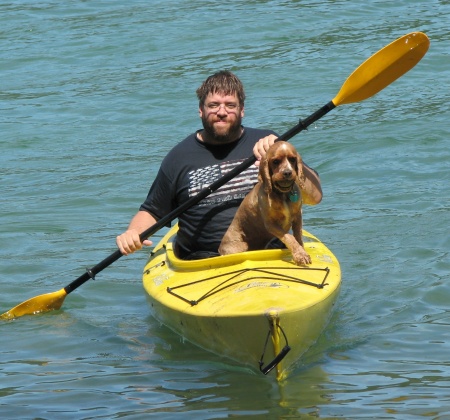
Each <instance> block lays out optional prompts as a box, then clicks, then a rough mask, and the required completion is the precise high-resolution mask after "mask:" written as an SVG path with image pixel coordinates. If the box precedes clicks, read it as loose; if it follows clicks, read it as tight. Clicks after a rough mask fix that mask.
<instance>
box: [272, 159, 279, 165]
mask: <svg viewBox="0 0 450 420" xmlns="http://www.w3.org/2000/svg"><path fill="white" fill-rule="evenodd" d="M279 164H280V159H274V160H272V165H275V166H278V165H279Z"/></svg>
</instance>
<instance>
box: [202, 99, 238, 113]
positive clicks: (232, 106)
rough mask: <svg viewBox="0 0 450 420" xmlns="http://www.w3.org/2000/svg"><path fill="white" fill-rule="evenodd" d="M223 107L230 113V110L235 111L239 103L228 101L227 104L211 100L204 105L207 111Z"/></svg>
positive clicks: (214, 110)
mask: <svg viewBox="0 0 450 420" xmlns="http://www.w3.org/2000/svg"><path fill="white" fill-rule="evenodd" d="M222 107H223V109H225V111H226V112H228V113H232V112H237V110H238V109H239V105H237V104H233V103H229V104H218V103H216V102H211V103H209V104H207V105H205V108H206V109H207V110H208V111H209V112H213V113H216V112H219V110H220V108H222Z"/></svg>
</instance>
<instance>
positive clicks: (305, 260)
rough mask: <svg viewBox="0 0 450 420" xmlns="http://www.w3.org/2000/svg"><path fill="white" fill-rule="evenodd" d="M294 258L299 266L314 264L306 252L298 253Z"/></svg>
mask: <svg viewBox="0 0 450 420" xmlns="http://www.w3.org/2000/svg"><path fill="white" fill-rule="evenodd" d="M292 258H293V259H294V262H295V264H297V265H306V264H311V263H312V260H311V257H310V256H309V254H308V253H307V252H306V251H304V250H302V251H299V252H296V253H295V254H294V255H292Z"/></svg>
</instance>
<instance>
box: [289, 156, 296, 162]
mask: <svg viewBox="0 0 450 420" xmlns="http://www.w3.org/2000/svg"><path fill="white" fill-rule="evenodd" d="M289 162H290V163H292V164H294V163H297V158H295V157H293V156H291V157H290V158H289Z"/></svg>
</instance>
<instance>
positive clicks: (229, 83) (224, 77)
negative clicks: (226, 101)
mask: <svg viewBox="0 0 450 420" xmlns="http://www.w3.org/2000/svg"><path fill="white" fill-rule="evenodd" d="M210 93H211V94H215V93H219V94H221V95H233V94H236V95H237V97H238V99H239V105H240V106H244V101H245V92H244V86H243V85H242V82H241V81H240V80H239V78H238V77H237V76H236V75H234V74H233V73H232V72H231V71H228V70H220V71H218V72H217V73H214V74H213V75H211V76H209V77H208V78H207V79H206V80H205V81H204V82H203V83H202V85H201V86H200V87H199V88H198V89H197V98H198V100H199V104H200V106H203V105H204V104H205V100H206V97H207V96H208V95H209V94H210Z"/></svg>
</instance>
